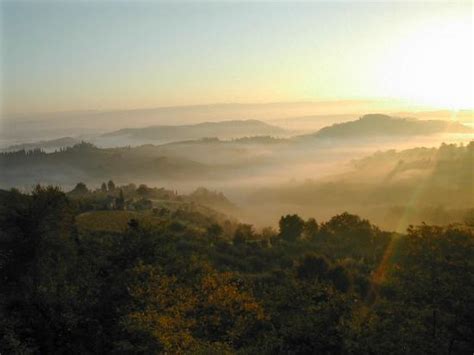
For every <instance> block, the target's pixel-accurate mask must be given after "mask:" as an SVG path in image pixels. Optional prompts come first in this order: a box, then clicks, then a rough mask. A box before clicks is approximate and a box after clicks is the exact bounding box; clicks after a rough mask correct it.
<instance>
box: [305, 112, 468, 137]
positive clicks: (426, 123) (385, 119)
mask: <svg viewBox="0 0 474 355" xmlns="http://www.w3.org/2000/svg"><path fill="white" fill-rule="evenodd" d="M472 132H474V130H473V129H472V128H470V127H467V126H465V125H463V124H461V123H458V122H449V121H441V120H417V119H413V118H397V117H391V116H387V115H382V114H369V115H365V116H362V117H361V118H359V119H358V120H355V121H349V122H344V123H337V124H333V125H332V126H328V127H324V128H322V129H320V130H319V131H318V132H316V133H314V134H311V135H307V136H309V137H315V138H342V139H351V138H353V139H357V138H360V137H374V136H416V135H430V134H436V133H472Z"/></svg>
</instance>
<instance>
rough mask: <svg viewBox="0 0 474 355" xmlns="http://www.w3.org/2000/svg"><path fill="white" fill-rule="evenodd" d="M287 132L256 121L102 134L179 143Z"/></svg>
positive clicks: (208, 123) (123, 130) (146, 128)
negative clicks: (209, 138) (210, 138)
mask: <svg viewBox="0 0 474 355" xmlns="http://www.w3.org/2000/svg"><path fill="white" fill-rule="evenodd" d="M285 133H287V131H286V130H285V129H283V128H280V127H277V126H272V125H269V124H267V123H264V122H262V121H258V120H234V121H222V122H204V123H198V124H193V125H182V126H150V127H144V128H124V129H120V130H118V131H114V132H110V133H106V134H103V135H102V136H103V137H120V136H122V137H126V138H132V139H137V140H157V141H161V142H163V141H181V140H192V139H201V138H206V137H217V138H221V139H229V138H240V137H246V136H257V135H258V136H260V135H283V134H285Z"/></svg>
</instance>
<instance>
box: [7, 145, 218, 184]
mask: <svg viewBox="0 0 474 355" xmlns="http://www.w3.org/2000/svg"><path fill="white" fill-rule="evenodd" d="M0 166H2V170H1V173H0V180H1V183H2V186H22V185H27V186H31V185H32V184H36V183H48V184H65V183H68V182H70V181H85V182H96V181H100V180H104V179H109V178H115V179H117V180H119V181H131V180H133V178H134V177H135V178H137V177H140V179H142V180H145V181H146V180H150V179H164V178H167V179H180V178H183V177H189V176H194V177H196V176H200V177H203V176H207V174H208V173H209V172H210V169H209V168H208V167H207V166H206V165H204V164H201V163H197V162H194V161H192V160H189V159H185V158H178V157H173V158H169V157H166V156H164V155H161V154H159V152H154V154H153V153H150V154H142V152H141V151H137V150H136V149H134V148H128V147H127V148H108V149H100V148H97V147H95V146H94V145H92V144H90V143H80V144H77V145H75V146H73V147H69V148H66V149H63V150H61V151H56V152H53V153H45V152H43V151H40V150H33V151H24V150H21V151H17V152H12V153H0Z"/></svg>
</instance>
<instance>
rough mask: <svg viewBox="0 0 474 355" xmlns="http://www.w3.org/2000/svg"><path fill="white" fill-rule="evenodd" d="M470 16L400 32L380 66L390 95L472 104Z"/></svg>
mask: <svg viewBox="0 0 474 355" xmlns="http://www.w3.org/2000/svg"><path fill="white" fill-rule="evenodd" d="M473 63H474V62H473V33H472V20H471V19H470V18H466V19H457V20H451V21H443V22H434V21H433V22H431V23H425V24H422V25H420V26H419V27H418V28H416V29H414V30H412V31H407V32H406V33H403V34H401V35H400V37H399V38H398V39H397V41H396V44H395V45H393V46H392V47H391V48H390V49H389V50H388V51H387V53H385V58H384V60H383V63H381V65H380V66H379V76H380V78H381V80H380V83H379V85H380V86H381V89H382V90H383V91H384V92H386V93H387V94H388V95H389V96H392V97H399V98H403V99H408V100H410V101H411V102H413V103H417V104H422V105H428V106H431V107H440V108H441V107H442V108H451V109H459V108H473V82H474V76H473Z"/></svg>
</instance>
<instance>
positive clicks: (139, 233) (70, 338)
mask: <svg viewBox="0 0 474 355" xmlns="http://www.w3.org/2000/svg"><path fill="white" fill-rule="evenodd" d="M208 194H209V193H208V192H205V191H203V190H200V191H198V193H197V195H198V196H199V197H201V198H202V196H203V195H205V196H206V198H208V197H209V196H208ZM158 195H159V196H158ZM157 196H158V197H159V198H162V199H168V200H169V206H168V207H169V208H165V207H159V208H158V207H156V205H155V202H154V201H155V200H154V198H158V197H157ZM164 196H168V197H167V198H164ZM0 198H1V200H0V226H1V227H0V228H1V229H0V279H1V283H2V284H1V286H2V287H1V288H0V352H1V353H5V354H29V353H44V354H55V353H61V354H62V353H67V354H74V353H81V354H87V353H124V354H130V353H132V354H134V353H137V354H152V353H192V354H196V353H198V354H199V353H202V354H204V353H205V354H230V353H249V354H274V353H284V354H310V353H331V354H338V353H357V354H359V353H372V354H382V353H403V354H418V353H420V354H421V353H440V354H445V353H448V354H454V353H469V352H471V351H472V349H473V348H474V343H473V339H474V334H473V329H474V319H473V316H472V315H473V314H474V309H473V305H474V289H473V285H474V235H473V231H472V229H471V227H469V226H468V225H457V226H449V227H435V226H428V225H422V226H419V227H412V228H410V229H409V230H408V233H407V234H406V235H398V234H393V233H388V232H384V231H381V230H380V229H379V228H377V227H375V226H374V225H372V224H371V223H370V222H369V221H367V220H364V219H361V218H360V217H358V216H356V215H352V214H349V213H343V214H340V215H337V216H334V217H333V218H331V219H329V220H328V221H326V222H322V223H318V222H317V221H315V220H314V219H308V220H304V219H302V218H301V217H299V216H298V215H287V216H282V217H281V220H280V222H279V227H280V228H279V230H278V231H275V230H273V229H271V228H265V229H263V230H261V231H257V230H255V229H254V228H253V226H251V225H246V224H239V223H238V222H236V221H233V220H232V219H225V218H223V217H222V215H221V214H218V213H214V214H213V213H212V210H211V209H209V208H202V209H199V208H200V206H199V205H198V204H197V203H196V202H195V201H179V199H178V198H177V196H176V194H175V193H173V192H169V191H166V190H160V189H150V188H147V187H146V186H139V187H136V186H132V187H129V190H127V189H126V188H124V187H117V186H115V184H114V183H113V182H111V181H110V182H109V183H104V184H103V185H102V187H101V188H100V189H99V190H98V191H96V192H90V191H89V190H88V189H87V186H85V185H84V186H83V185H80V184H78V186H76V188H75V189H74V190H73V191H72V192H71V193H69V194H67V195H66V194H65V193H63V192H61V191H60V190H59V189H57V188H54V187H40V186H38V187H36V188H35V189H34V190H33V191H32V193H30V194H23V193H20V192H18V191H16V190H12V191H8V192H7V191H0ZM134 199H136V201H135V200H134ZM143 199H146V200H149V201H151V204H150V203H142V204H141V205H140V206H141V207H140V208H137V207H136V205H135V204H134V203H133V202H129V201H130V200H132V201H135V202H137V201H141V200H143ZM218 199H222V197H218ZM101 201H102V202H101ZM178 202H181V203H178ZM177 203H178V205H177V206H175V207H174V208H173V207H172V205H173V204H177ZM201 207H202V206H201ZM129 208H130V210H129ZM111 219H115V220H116V221H117V223H116V224H113V225H108V223H109V220H111Z"/></svg>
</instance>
